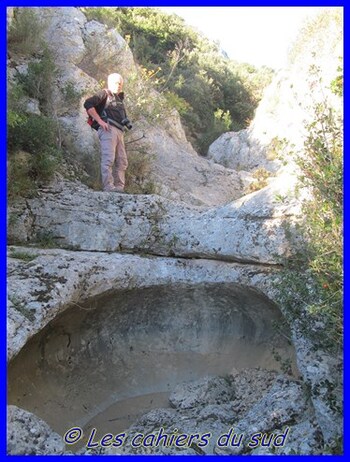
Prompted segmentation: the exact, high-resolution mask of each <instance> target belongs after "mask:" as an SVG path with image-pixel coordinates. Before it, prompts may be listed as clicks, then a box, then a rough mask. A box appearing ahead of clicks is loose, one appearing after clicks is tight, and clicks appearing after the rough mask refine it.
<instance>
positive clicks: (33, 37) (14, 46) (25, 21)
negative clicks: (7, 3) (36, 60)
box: [7, 8, 45, 57]
mask: <svg viewBox="0 0 350 462" xmlns="http://www.w3.org/2000/svg"><path fill="white" fill-rule="evenodd" d="M44 27H45V26H44V25H43V24H42V23H40V22H39V20H38V18H37V17H36V15H35V12H34V9H33V8H15V9H14V17H13V20H12V23H11V26H10V28H9V31H8V36H7V44H8V50H9V51H10V52H11V53H14V54H17V55H20V56H26V57H28V56H30V55H34V54H36V53H38V52H40V51H41V49H42V46H43V31H44Z"/></svg>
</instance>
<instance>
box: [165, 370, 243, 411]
mask: <svg viewBox="0 0 350 462" xmlns="http://www.w3.org/2000/svg"><path fill="white" fill-rule="evenodd" d="M233 394H234V392H233V389H232V387H231V386H230V383H229V381H228V380H225V379H224V378H221V377H216V378H212V377H205V378H203V379H200V380H198V381H197V382H189V383H185V384H181V385H178V386H177V387H176V388H175V390H174V391H173V392H172V393H171V395H170V397H169V401H170V404H171V405H172V406H173V407H174V408H176V409H190V408H194V407H196V406H200V405H203V404H223V403H225V402H227V401H229V400H230V398H232V397H233Z"/></svg>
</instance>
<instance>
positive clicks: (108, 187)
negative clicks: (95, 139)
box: [84, 74, 132, 193]
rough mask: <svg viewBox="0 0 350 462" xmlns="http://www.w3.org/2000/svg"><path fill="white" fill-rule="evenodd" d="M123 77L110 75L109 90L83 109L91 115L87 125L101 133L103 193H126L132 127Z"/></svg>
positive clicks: (99, 93) (98, 95)
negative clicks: (127, 138)
mask: <svg viewBox="0 0 350 462" xmlns="http://www.w3.org/2000/svg"><path fill="white" fill-rule="evenodd" d="M122 88H123V77H122V76H121V75H120V74H110V75H109V76H108V89H105V90H101V91H99V92H98V93H96V94H95V95H93V96H91V97H90V98H88V99H87V100H86V101H85V103H84V107H85V109H86V111H87V113H88V114H89V121H88V123H89V124H90V125H91V127H92V128H94V129H95V130H98V136H99V139H100V144H101V175H102V185H103V190H104V191H114V192H118V193H124V187H125V171H126V169H127V167H128V159H127V155H126V150H125V144H124V131H125V130H126V128H128V129H129V130H130V129H131V128H132V125H131V123H130V121H129V119H128V117H127V115H126V111H125V107H124V103H123V100H124V93H123V92H122Z"/></svg>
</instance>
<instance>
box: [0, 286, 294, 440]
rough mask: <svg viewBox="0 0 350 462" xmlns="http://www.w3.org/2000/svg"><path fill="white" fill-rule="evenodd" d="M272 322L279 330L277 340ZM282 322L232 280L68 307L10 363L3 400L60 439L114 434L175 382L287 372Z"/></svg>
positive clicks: (288, 351)
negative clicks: (254, 370) (80, 433)
mask: <svg viewBox="0 0 350 462" xmlns="http://www.w3.org/2000/svg"><path fill="white" fill-rule="evenodd" d="M276 326H280V327H281V330H282V331H283V334H281V333H280V332H279V331H278V329H276ZM288 335H289V333H288V331H286V327H285V323H284V322H283V317H282V315H281V313H280V311H279V309H278V307H277V306H276V305H275V304H274V303H272V302H271V301H270V300H269V299H268V298H267V297H266V296H264V295H262V294H261V293H259V292H257V291H256V290H254V289H251V288H249V287H244V286H240V285H237V284H228V283H225V284H222V283H221V284H206V285H205V286H204V285H195V286H183V285H182V286H181V285H173V286H161V287H151V288H147V289H133V290H129V291H117V292H113V293H108V294H105V295H103V296H100V297H98V298H95V299H94V300H91V301H90V302H89V303H85V304H83V305H77V304H74V305H72V306H70V307H69V308H67V309H66V310H65V311H64V312H63V313H61V314H60V315H59V316H58V317H57V318H56V319H54V320H53V321H52V322H50V323H49V324H48V325H47V326H46V327H45V328H44V329H43V330H42V331H41V332H39V333H38V334H37V335H36V336H35V337H33V338H32V339H31V340H30V341H29V342H28V343H27V344H26V345H25V347H24V348H23V349H22V351H21V352H20V353H19V354H18V355H17V357H16V358H14V360H13V361H12V362H11V363H10V365H9V370H8V384H9V392H8V401H9V404H16V405H17V406H19V407H22V408H24V409H27V410H29V411H31V412H33V413H35V414H36V415H38V416H39V417H41V418H43V419H44V420H45V421H46V422H47V423H48V424H49V425H50V426H51V427H52V428H53V429H54V430H56V431H57V432H58V433H60V434H62V435H63V434H64V433H65V432H66V431H67V430H68V429H69V428H71V427H72V426H80V427H83V428H84V429H89V428H91V427H92V426H93V425H94V426H97V425H98V429H99V431H100V432H101V433H103V432H111V433H113V434H116V433H118V432H120V431H122V430H125V429H126V428H128V426H129V425H130V424H131V423H133V422H134V421H135V420H136V419H137V417H138V416H140V415H142V414H144V413H145V412H147V411H148V410H149V409H152V408H156V407H166V406H168V401H167V397H168V394H169V393H170V391H171V390H172V389H174V387H175V386H176V385H177V384H179V383H181V382H184V381H189V380H197V379H199V378H201V377H204V376H208V375H224V374H229V373H230V372H231V371H232V370H233V369H236V370H239V369H243V368H247V367H257V366H259V367H261V368H265V369H270V370H279V369H280V362H277V361H276V360H275V355H274V354H273V350H275V351H277V352H278V353H279V354H280V356H281V357H282V359H290V360H291V363H292V365H293V367H294V370H295V371H296V367H295V355H294V349H293V347H292V346H291V345H290V344H289V342H288V340H287V336H288Z"/></svg>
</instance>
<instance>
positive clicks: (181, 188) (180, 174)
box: [145, 117, 244, 206]
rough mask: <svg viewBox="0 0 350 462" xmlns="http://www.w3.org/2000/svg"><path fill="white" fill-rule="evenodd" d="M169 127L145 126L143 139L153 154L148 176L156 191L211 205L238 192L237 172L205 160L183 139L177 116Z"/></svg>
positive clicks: (179, 199)
mask: <svg viewBox="0 0 350 462" xmlns="http://www.w3.org/2000/svg"><path fill="white" fill-rule="evenodd" d="M172 120H174V122H175V123H174V124H172V128H171V130H169V131H168V129H167V130H166V131H165V130H164V129H162V128H159V127H148V128H147V130H146V131H145V133H146V142H147V143H149V145H150V146H151V153H152V154H153V155H154V156H155V159H154V161H152V178H154V180H155V182H156V184H157V185H159V186H160V194H161V195H162V196H164V197H166V198H168V199H172V200H176V201H181V202H185V203H187V204H191V205H205V206H214V205H220V204H223V203H225V202H229V201H232V200H234V199H237V198H238V197H241V196H242V191H243V189H244V188H243V186H244V183H243V180H242V177H241V174H240V173H239V172H237V171H235V170H230V169H226V168H224V167H222V166H221V165H218V164H215V163H214V162H208V160H207V159H205V158H203V157H201V156H199V155H198V154H197V153H196V152H195V151H194V149H193V148H192V146H191V145H190V143H188V142H187V140H186V138H185V134H184V133H183V128H182V127H181V124H180V121H179V119H178V117H173V118H172Z"/></svg>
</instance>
